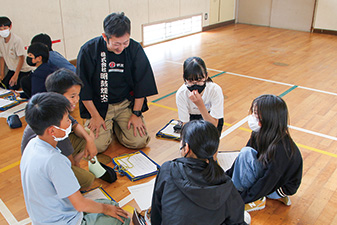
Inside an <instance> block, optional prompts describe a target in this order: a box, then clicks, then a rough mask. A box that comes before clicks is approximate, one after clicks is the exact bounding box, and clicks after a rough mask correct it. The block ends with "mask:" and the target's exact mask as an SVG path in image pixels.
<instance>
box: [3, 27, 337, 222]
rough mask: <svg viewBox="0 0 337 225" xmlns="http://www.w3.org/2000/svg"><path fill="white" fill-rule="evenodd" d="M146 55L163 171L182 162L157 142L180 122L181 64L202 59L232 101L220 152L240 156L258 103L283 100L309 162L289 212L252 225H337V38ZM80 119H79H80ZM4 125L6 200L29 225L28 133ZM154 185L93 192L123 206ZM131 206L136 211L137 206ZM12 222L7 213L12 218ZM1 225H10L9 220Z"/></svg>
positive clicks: (232, 32)
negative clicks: (24, 147)
mask: <svg viewBox="0 0 337 225" xmlns="http://www.w3.org/2000/svg"><path fill="white" fill-rule="evenodd" d="M145 51H146V53H147V55H148V57H149V59H150V61H151V64H152V67H153V70H154V72H155V76H156V81H157V86H158V90H159V94H158V95H156V96H152V97H150V98H149V102H150V110H149V111H148V112H146V113H145V119H146V123H147V127H148V132H149V134H150V136H151V142H150V143H149V145H148V147H147V148H145V149H143V151H144V152H145V153H147V154H148V155H149V156H150V157H151V158H153V159H154V160H155V161H156V162H157V163H159V164H162V163H163V162H165V161H167V160H171V159H173V158H175V157H178V156H179V154H178V153H179V147H178V146H179V143H178V142H175V141H169V140H163V139H157V138H156V137H155V134H156V132H157V131H158V130H159V129H160V128H162V127H163V126H164V124H165V123H167V122H168V121H169V120H170V119H173V118H176V119H177V117H178V114H177V110H176V104H175V94H174V93H175V91H176V90H177V89H178V88H179V86H180V85H181V84H182V83H183V80H182V62H183V61H184V60H185V59H186V58H188V57H190V56H200V57H201V58H203V59H204V60H205V62H206V65H207V67H208V71H209V75H210V76H214V78H213V81H214V82H216V83H217V84H219V85H220V86H221V87H222V89H223V92H224V95H225V107H224V110H225V126H224V129H223V132H224V134H223V135H222V139H221V142H220V150H238V149H241V148H242V147H243V146H244V145H245V144H246V142H247V140H248V138H249V135H250V130H249V129H248V125H247V123H243V124H242V123H240V121H242V120H243V119H244V118H245V117H246V116H247V113H248V109H249V106H250V104H251V101H252V100H253V99H254V98H255V97H257V96H259V95H261V94H267V93H268V94H275V95H281V96H283V98H284V100H285V101H286V102H287V104H288V108H289V113H290V124H291V125H292V127H291V129H290V132H291V135H292V137H293V139H294V140H295V142H296V143H297V144H298V146H299V148H300V150H301V153H302V156H303V159H304V168H303V180H302V184H301V187H300V189H299V190H298V192H297V193H296V194H295V195H294V196H292V197H291V201H292V205H291V206H290V207H286V206H284V205H283V204H281V203H280V202H277V201H274V200H267V206H266V208H265V209H264V210H261V211H257V212H252V213H251V216H252V224H254V225H257V224H273V225H274V224H317V225H321V224H337V192H336V186H337V160H336V158H337V141H336V140H337V139H336V136H337V91H336V87H337V63H336V59H337V36H330V35H321V34H312V33H307V32H299V31H291V30H283V29H275V28H268V27H259V26H250V25H242V24H237V25H230V26H228V27H225V28H219V29H214V30H210V31H207V32H203V33H199V34H195V35H192V36H188V37H185V38H181V39H177V40H173V41H170V42H165V43H162V44H158V45H153V46H150V47H147V48H145ZM75 117H77V118H79V116H78V112H76V113H75ZM22 120H23V119H22ZM0 124H1V125H0V126H1V127H0V140H1V142H0V143H1V147H0V154H1V157H0V199H1V201H2V202H3V203H4V205H5V206H6V207H7V208H8V209H9V210H10V212H11V214H13V216H14V218H15V220H16V221H22V220H24V219H26V218H27V217H28V214H27V212H26V210H25V204H24V199H23V193H22V188H21V182H20V170H19V166H18V165H19V160H20V155H21V154H20V142H21V136H22V132H23V128H20V129H15V130H10V129H9V128H8V126H7V124H6V121H5V119H3V118H1V119H0ZM24 124H25V123H24ZM234 125H237V126H234ZM126 152H132V151H131V150H128V149H126V148H124V147H122V146H121V145H120V144H118V143H116V142H115V143H113V144H112V145H111V146H110V147H109V149H108V150H107V151H106V153H105V154H107V155H109V156H110V157H114V156H118V155H120V154H123V153H126ZM83 165H84V166H86V165H85V163H83ZM108 165H110V166H112V163H109V164H108ZM153 178H154V177H151V178H147V179H143V180H140V181H137V182H131V181H129V180H128V179H127V178H126V177H119V178H118V181H117V182H116V183H114V184H111V185H109V184H107V183H105V182H104V181H100V180H96V181H95V184H94V185H95V186H98V185H100V184H102V185H103V187H104V188H105V189H106V191H107V192H108V193H109V194H110V195H111V196H112V197H113V198H114V199H115V200H117V201H120V200H122V199H124V198H125V197H127V196H129V194H130V193H129V191H128V189H127V187H128V186H131V185H134V184H140V183H143V182H147V181H149V180H151V179H153ZM1 201H0V210H1V213H4V208H5V206H4V205H3V204H2V202H1ZM129 204H130V205H132V206H136V203H135V202H134V201H133V202H131V203H129ZM11 214H10V213H8V212H7V213H6V218H9V217H10V216H11ZM15 220H14V221H15ZM0 224H7V222H6V220H5V219H4V216H3V215H2V214H0ZM13 224H14V223H13Z"/></svg>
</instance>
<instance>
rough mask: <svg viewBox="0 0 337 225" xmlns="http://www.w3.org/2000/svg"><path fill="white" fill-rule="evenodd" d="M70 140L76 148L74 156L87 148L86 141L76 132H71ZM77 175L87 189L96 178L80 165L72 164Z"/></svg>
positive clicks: (82, 186)
mask: <svg viewBox="0 0 337 225" xmlns="http://www.w3.org/2000/svg"><path fill="white" fill-rule="evenodd" d="M69 140H70V142H71V144H72V146H73V148H74V152H73V157H75V156H76V155H77V154H78V153H80V152H82V151H83V150H84V148H85V144H86V141H85V140H84V139H82V138H79V137H77V136H76V134H74V133H71V134H69ZM71 169H72V170H73V172H74V174H75V177H76V178H77V180H78V183H79V184H80V186H81V188H82V189H87V188H89V187H90V186H91V184H92V183H93V182H94V180H95V175H94V174H93V173H91V172H89V171H88V170H85V169H82V168H80V167H78V166H74V165H73V166H71Z"/></svg>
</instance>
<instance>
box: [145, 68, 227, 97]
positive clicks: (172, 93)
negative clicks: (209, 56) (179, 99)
mask: <svg viewBox="0 0 337 225" xmlns="http://www.w3.org/2000/svg"><path fill="white" fill-rule="evenodd" d="M224 73H226V72H221V73H218V74H215V75H214V76H211V78H214V77H217V76H220V75H222V74H224ZM175 93H177V91H174V92H171V93H169V94H167V95H164V96H163V97H160V98H157V99H156V100H153V101H151V102H153V103H156V102H159V101H160V100H163V99H164V98H167V97H169V96H171V95H174V94H175Z"/></svg>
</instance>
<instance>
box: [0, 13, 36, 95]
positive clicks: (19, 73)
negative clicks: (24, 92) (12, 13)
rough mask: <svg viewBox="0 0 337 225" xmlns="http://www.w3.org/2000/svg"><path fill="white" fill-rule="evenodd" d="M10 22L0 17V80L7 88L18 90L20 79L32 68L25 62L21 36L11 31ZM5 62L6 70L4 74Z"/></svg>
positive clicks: (6, 18)
mask: <svg viewBox="0 0 337 225" xmlns="http://www.w3.org/2000/svg"><path fill="white" fill-rule="evenodd" d="M11 29H12V22H11V21H10V19H9V18H8V17H0V81H1V82H2V83H3V84H4V85H5V86H6V88H7V89H13V90H18V89H19V88H20V80H21V78H22V77H24V76H27V75H28V74H29V73H30V71H31V70H32V68H31V67H30V66H28V65H27V63H26V60H25V59H26V50H25V47H24V45H23V42H22V40H21V38H20V37H19V36H17V35H15V34H13V33H12V32H11ZM5 64H6V65H7V67H8V72H7V74H6V75H5Z"/></svg>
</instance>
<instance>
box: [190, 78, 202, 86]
mask: <svg viewBox="0 0 337 225" xmlns="http://www.w3.org/2000/svg"><path fill="white" fill-rule="evenodd" d="M205 82H206V79H205V78H204V79H200V80H193V81H189V80H188V81H185V85H186V86H187V87H191V86H193V85H200V86H202V85H204V84H205Z"/></svg>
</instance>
